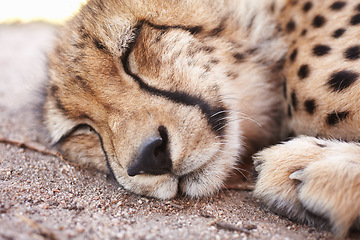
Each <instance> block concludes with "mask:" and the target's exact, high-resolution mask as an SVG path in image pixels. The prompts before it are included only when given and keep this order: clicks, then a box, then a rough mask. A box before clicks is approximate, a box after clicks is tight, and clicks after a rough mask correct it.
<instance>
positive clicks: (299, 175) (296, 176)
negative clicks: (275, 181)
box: [289, 169, 305, 181]
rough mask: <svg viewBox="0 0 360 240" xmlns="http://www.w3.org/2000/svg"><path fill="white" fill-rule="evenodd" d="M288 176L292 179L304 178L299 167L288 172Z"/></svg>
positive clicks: (302, 179)
mask: <svg viewBox="0 0 360 240" xmlns="http://www.w3.org/2000/svg"><path fill="white" fill-rule="evenodd" d="M289 178H290V179H292V180H299V181H304V180H305V174H304V170H303V169H301V170H297V171H296V172H293V173H292V174H290V176H289Z"/></svg>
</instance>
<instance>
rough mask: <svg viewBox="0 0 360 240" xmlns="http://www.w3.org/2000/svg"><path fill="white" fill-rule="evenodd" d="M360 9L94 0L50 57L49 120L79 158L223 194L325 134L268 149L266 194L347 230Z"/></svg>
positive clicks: (132, 176) (179, 187)
mask: <svg viewBox="0 0 360 240" xmlns="http://www.w3.org/2000/svg"><path fill="white" fill-rule="evenodd" d="M359 12H360V3H357V2H356V1H350V0H348V1H345V0H344V1H333V0H325V1H320V0H309V1H294V0H273V1H266V0H243V1H236V0H215V1H206V0H181V1H170V0H169V1H168V0H166V1H164V0H151V1H142V0H120V1H119V0H117V1H115V0H89V1H88V3H87V4H86V5H84V6H83V7H82V9H81V10H80V12H79V13H78V14H77V15H76V16H74V17H73V18H72V19H71V20H70V21H69V22H68V23H67V24H66V25H65V26H64V27H63V28H62V30H61V32H60V34H59V38H58V41H57V43H56V45H55V47H54V50H53V51H52V52H51V53H50V54H49V77H50V79H49V83H48V87H47V97H46V100H45V102H44V119H45V125H46V126H47V128H48V130H49V134H50V137H51V139H52V142H53V144H54V145H56V146H57V147H58V148H59V150H60V151H61V152H62V153H63V155H64V156H65V157H66V158H67V159H69V160H70V161H74V162H76V163H79V164H82V165H86V166H91V167H95V168H97V169H99V170H102V171H105V172H108V173H109V174H112V175H113V176H114V177H115V178H116V180H117V181H118V182H119V183H120V184H121V185H122V186H123V187H124V188H126V189H128V190H129V191H132V192H134V193H137V194H141V195H146V196H152V197H157V198H161V199H168V198H172V197H174V196H175V195H176V194H178V193H179V192H180V193H182V194H185V195H188V196H191V197H201V196H207V195H210V194H214V193H216V192H217V191H218V190H219V189H220V188H221V187H222V186H223V185H224V183H225V182H226V181H227V180H228V179H229V178H230V177H231V176H232V173H233V172H236V170H237V168H238V167H241V166H242V164H245V162H246V159H249V156H251V155H252V154H253V153H255V152H256V151H258V150H260V149H262V148H264V147H266V146H269V145H272V144H275V143H277V142H278V141H279V140H280V139H281V138H285V137H286V136H289V135H292V134H293V135H308V136H312V137H298V138H295V139H294V140H292V141H289V142H287V143H284V144H279V145H276V146H274V147H271V148H269V149H266V150H264V151H261V152H259V153H257V154H256V155H255V165H256V170H257V171H258V172H259V177H258V180H257V183H256V189H255V191H254V194H255V195H256V196H257V197H258V198H260V199H261V200H262V201H263V202H264V203H265V204H266V205H267V206H268V207H270V208H271V209H273V210H274V211H275V212H278V213H280V214H283V215H285V216H287V217H289V218H292V219H296V220H299V221H305V222H307V223H309V224H322V225H324V224H326V223H328V224H330V226H332V228H333V230H334V231H335V233H336V234H337V235H338V236H344V235H345V234H346V233H347V232H348V230H349V229H350V227H352V226H355V227H356V226H357V224H358V222H359V215H360V205H358V202H359V201H358V199H359V195H360V190H359V187H358V186H359V184H360V183H359V179H360V178H359V174H360V168H359V166H360V165H359V162H358V160H357V157H358V154H359V151H360V146H359V145H358V144H356V143H354V142H355V141H357V140H358V135H359V129H360V125H359V124H360V120H359V119H360V115H359V114H360V112H359V111H358V109H359V107H360V106H359V104H360V101H358V99H359V97H358V96H359V92H360V84H359V80H360V79H359V77H360V75H359V74H360V69H359V64H358V61H360V44H359V42H358V41H357V38H356V37H355V36H359V34H360V13H359ZM319 138H321V139H319ZM334 138H335V139H339V140H342V141H344V140H346V141H349V142H348V143H347V142H340V141H335V140H325V139H334ZM334 192H336V193H338V194H334Z"/></svg>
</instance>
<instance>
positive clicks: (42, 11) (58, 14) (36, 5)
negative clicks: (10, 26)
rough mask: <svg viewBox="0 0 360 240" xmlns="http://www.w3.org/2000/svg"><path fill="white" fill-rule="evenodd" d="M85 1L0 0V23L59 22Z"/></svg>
mask: <svg viewBox="0 0 360 240" xmlns="http://www.w3.org/2000/svg"><path fill="white" fill-rule="evenodd" d="M85 2H86V0H0V3H2V4H0V23H13V22H25V23H26V22H30V21H47V22H51V23H61V22H63V21H64V20H65V19H67V18H68V17H69V16H71V15H72V14H73V13H74V12H76V11H77V10H78V9H79V7H80V6H81V4H83V3H85Z"/></svg>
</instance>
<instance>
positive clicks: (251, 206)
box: [0, 23, 360, 240]
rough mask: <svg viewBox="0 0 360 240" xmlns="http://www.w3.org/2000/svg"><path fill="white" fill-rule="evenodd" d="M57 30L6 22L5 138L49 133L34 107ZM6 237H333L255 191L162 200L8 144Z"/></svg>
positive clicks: (1, 64)
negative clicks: (282, 213) (265, 203)
mask: <svg viewBox="0 0 360 240" xmlns="http://www.w3.org/2000/svg"><path fill="white" fill-rule="evenodd" d="M55 31H56V29H55V28H54V27H53V26H50V25H46V24H42V23H32V24H27V25H21V24H16V25H0V138H1V136H2V137H3V138H6V139H11V140H14V141H18V142H27V143H29V142H30V143H31V142H40V143H43V142H44V140H45V139H46V137H45V136H44V134H43V133H42V132H41V131H39V126H38V124H39V123H38V122H37V121H36V120H35V118H34V111H33V108H32V107H31V106H32V105H33V103H34V102H36V100H35V99H36V98H35V96H36V95H37V91H38V90H39V89H41V87H42V85H43V82H44V80H45V79H46V75H45V71H44V68H45V67H46V61H45V57H44V52H45V51H46V50H47V49H48V48H49V47H51V43H52V39H53V37H54V34H55ZM0 239H188V240H190V239H333V238H332V235H331V233H330V232H327V231H320V230H317V229H316V228H312V227H308V226H304V225H301V224H296V223H293V222H291V221H289V220H287V219H284V218H282V217H279V216H277V215H275V214H273V213H271V212H270V211H268V210H266V209H264V208H262V207H261V205H260V203H259V202H258V201H257V200H256V199H254V198H253V197H252V194H251V192H249V191H234V190H224V191H222V192H220V193H219V194H218V195H216V196H213V197H211V198H201V199H189V198H186V197H182V196H179V197H178V198H176V199H173V200H171V201H160V200H157V199H152V198H145V197H141V196H137V195H134V194H131V193H129V192H127V191H125V190H124V189H122V188H121V187H120V186H118V185H117V184H116V183H115V182H114V181H113V180H111V179H108V178H107V177H106V176H105V175H104V174H102V173H98V172H95V171H91V170H84V169H79V168H76V167H73V166H71V165H69V164H67V163H66V162H64V161H62V160H61V159H59V158H57V157H53V156H48V155H46V154H43V153H40V152H38V151H33V150H29V149H27V148H26V147H21V146H16V145H14V144H5V143H0ZM349 239H360V234H359V233H352V234H351V235H350V238H349Z"/></svg>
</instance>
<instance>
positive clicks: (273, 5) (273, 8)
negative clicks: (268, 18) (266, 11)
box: [270, 2, 275, 13]
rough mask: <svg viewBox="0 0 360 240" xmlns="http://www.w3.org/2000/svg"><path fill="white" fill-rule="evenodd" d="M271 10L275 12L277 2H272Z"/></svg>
mask: <svg viewBox="0 0 360 240" xmlns="http://www.w3.org/2000/svg"><path fill="white" fill-rule="evenodd" d="M270 11H271V12H272V13H274V12H275V3H274V2H273V3H271V5H270Z"/></svg>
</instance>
